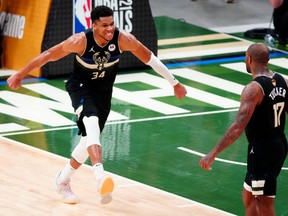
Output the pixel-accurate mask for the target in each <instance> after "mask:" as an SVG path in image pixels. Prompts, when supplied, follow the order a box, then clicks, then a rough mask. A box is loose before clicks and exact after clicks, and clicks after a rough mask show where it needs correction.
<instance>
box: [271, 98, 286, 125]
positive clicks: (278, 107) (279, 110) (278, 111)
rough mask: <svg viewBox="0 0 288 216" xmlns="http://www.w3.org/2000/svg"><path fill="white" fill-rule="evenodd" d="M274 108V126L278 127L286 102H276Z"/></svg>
mask: <svg viewBox="0 0 288 216" xmlns="http://www.w3.org/2000/svg"><path fill="white" fill-rule="evenodd" d="M273 109H274V127H278V126H280V116H281V113H282V111H283V109H284V102H280V103H276V104H274V105H273Z"/></svg>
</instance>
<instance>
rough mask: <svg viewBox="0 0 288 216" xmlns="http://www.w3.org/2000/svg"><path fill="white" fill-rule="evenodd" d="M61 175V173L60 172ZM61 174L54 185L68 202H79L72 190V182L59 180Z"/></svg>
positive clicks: (65, 201)
mask: <svg viewBox="0 0 288 216" xmlns="http://www.w3.org/2000/svg"><path fill="white" fill-rule="evenodd" d="M59 175H60V174H59ZM59 175H58V176H57V178H56V179H55V182H54V185H55V189H56V191H57V192H58V193H59V194H60V196H61V198H62V201H63V202H64V203H67V204H75V203H77V202H78V200H77V198H76V196H75V194H74V193H73V191H72V190H71V187H70V183H69V181H68V182H59V179H58V178H59Z"/></svg>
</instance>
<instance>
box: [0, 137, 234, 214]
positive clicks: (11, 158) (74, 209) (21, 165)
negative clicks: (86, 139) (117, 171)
mask: <svg viewBox="0 0 288 216" xmlns="http://www.w3.org/2000/svg"><path fill="white" fill-rule="evenodd" d="M0 152H1V161H2V166H1V168H0V194H1V196H0V215H9V216H12V215H15V216H16V215H17V216H18V215H21V216H26V215H27V216H31V215H35V216H36V215H37V216H39V215H41V216H45V215H57V216H58V215H61V216H65V215H69V216H74V215H75V216H76V215H77V216H81V215H83V216H84V215H85V216H89V215H105V216H109V215H125V216H129V215H133V216H134V215H153V216H157V215H159V216H160V215H161V216H163V215H165V216H167V215H173V216H174V215H187V216H188V215H197V216H201V215H206V216H209V215H211V216H212V215H213V216H218V215H219V216H222V215H223V216H224V215H231V214H229V213H226V212H223V211H221V210H218V209H214V208H211V207H209V206H206V205H203V204H201V203H197V202H194V201H191V200H189V199H185V198H182V197H179V196H176V195H173V194H170V193H167V192H164V191H161V190H158V189H155V188H152V187H150V186H146V185H144V184H141V183H139V182H135V181H132V180H129V179H126V178H123V177H120V176H117V175H114V174H112V173H108V174H110V175H112V177H113V178H114V180H115V184H116V187H115V191H114V192H113V194H112V196H111V197H105V198H101V197H99V196H97V195H96V189H95V183H94V178H93V175H92V169H91V167H90V166H88V165H84V166H83V167H81V168H80V169H79V170H78V172H77V173H76V174H75V175H74V177H73V180H72V181H71V185H72V188H73V190H74V192H75V193H76V194H77V195H78V198H79V200H80V201H79V203H78V204H75V205H69V204H65V203H63V202H62V201H61V200H60V198H59V196H58V194H57V193H56V192H55V190H54V188H53V180H54V178H55V176H56V175H57V173H58V172H59V170H61V168H62V167H63V166H64V164H65V163H66V162H67V160H68V159H67V158H64V157H60V156H57V155H54V154H51V153H48V152H46V151H43V150H39V149H36V148H34V147H31V146H28V145H26V144H22V143H19V142H16V141H12V140H9V139H7V138H4V137H0Z"/></svg>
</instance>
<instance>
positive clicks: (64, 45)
mask: <svg viewBox="0 0 288 216" xmlns="http://www.w3.org/2000/svg"><path fill="white" fill-rule="evenodd" d="M82 39H83V35H82V34H80V33H79V34H75V35H72V36H70V37H69V38H68V39H66V40H65V41H63V42H61V43H59V44H57V45H55V46H53V47H51V48H50V49H48V50H45V51H44V52H42V53H40V54H39V55H38V56H36V57H35V58H34V59H32V60H31V61H30V62H28V64H26V65H25V66H24V67H23V68H22V69H21V70H19V71H18V72H16V73H14V74H12V75H11V76H10V77H9V78H8V79H7V83H8V85H9V87H10V88H11V89H13V90H16V89H18V88H19V87H20V86H21V81H22V79H23V78H24V77H25V76H26V75H27V74H28V73H29V72H31V71H32V70H34V69H37V68H40V67H42V66H43V65H45V64H46V63H48V62H51V61H57V60H59V59H61V58H63V57H65V56H67V55H69V54H70V53H81V50H82V49H83V48H82V47H83V44H82V43H83V42H82V41H83V40H82Z"/></svg>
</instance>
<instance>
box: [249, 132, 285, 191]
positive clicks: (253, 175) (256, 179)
mask: <svg viewBox="0 0 288 216" xmlns="http://www.w3.org/2000/svg"><path fill="white" fill-rule="evenodd" d="M286 156H287V141H286V138H285V136H281V137H278V138H274V139H270V140H269V139H266V140H263V141H260V142H251V143H249V146H248V156H247V173H246V177H245V183H246V184H247V185H249V186H250V187H251V188H252V191H253V192H252V194H254V195H265V196H275V195H276V185H277V177H278V175H279V173H280V171H281V168H282V166H283V163H284V161H285V159H286Z"/></svg>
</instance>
